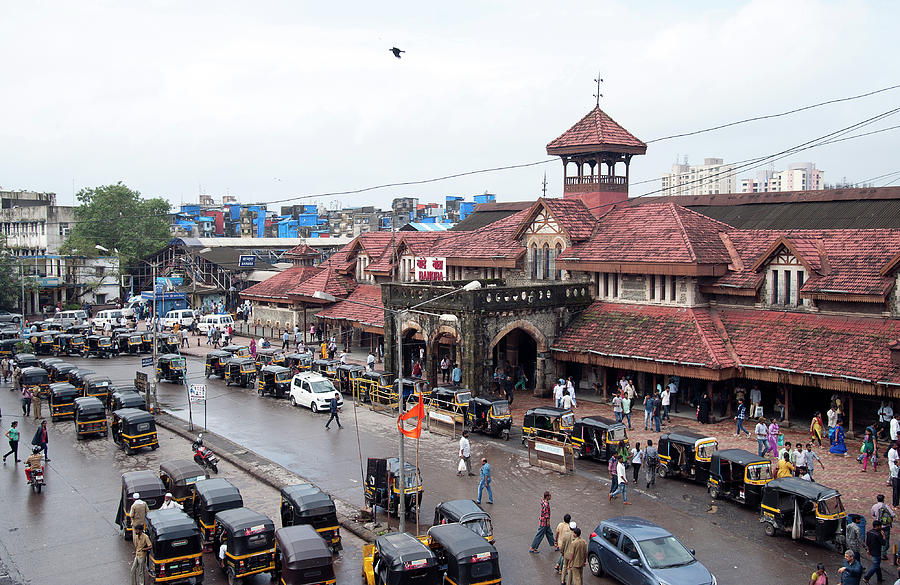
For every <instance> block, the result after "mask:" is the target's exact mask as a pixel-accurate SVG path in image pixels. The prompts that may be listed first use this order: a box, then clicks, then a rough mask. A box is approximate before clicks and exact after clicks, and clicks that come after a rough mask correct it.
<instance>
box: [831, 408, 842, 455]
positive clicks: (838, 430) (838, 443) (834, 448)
mask: <svg viewBox="0 0 900 585" xmlns="http://www.w3.org/2000/svg"><path fill="white" fill-rule="evenodd" d="M828 438H829V441H830V442H831V448H830V449H828V452H829V453H833V454H835V455H846V454H847V444H846V443H844V419H843V418H842V417H840V416H838V417H837V420H836V421H835V426H834V430H833V431H829V434H828Z"/></svg>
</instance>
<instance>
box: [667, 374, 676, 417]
mask: <svg viewBox="0 0 900 585" xmlns="http://www.w3.org/2000/svg"><path fill="white" fill-rule="evenodd" d="M668 388H669V401H670V402H671V403H672V410H674V411H675V412H678V385H677V384H676V383H675V381H674V380H673V381H671V382H669V386H668Z"/></svg>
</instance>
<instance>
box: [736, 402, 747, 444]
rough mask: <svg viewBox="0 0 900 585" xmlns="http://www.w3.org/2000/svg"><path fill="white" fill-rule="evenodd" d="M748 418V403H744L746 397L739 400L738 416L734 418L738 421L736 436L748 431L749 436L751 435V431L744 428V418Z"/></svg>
mask: <svg viewBox="0 0 900 585" xmlns="http://www.w3.org/2000/svg"><path fill="white" fill-rule="evenodd" d="M746 418H747V405H746V404H744V399H743V398H741V399H740V400H738V406H737V416H735V417H734V420H735V421H736V422H737V432H736V433H735V436H737V437H740V436H741V433H746V434H747V436H748V437H749V436H750V431H748V430H747V429H745V428H744V420H745V419H746Z"/></svg>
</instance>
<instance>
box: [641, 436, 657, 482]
mask: <svg viewBox="0 0 900 585" xmlns="http://www.w3.org/2000/svg"><path fill="white" fill-rule="evenodd" d="M644 467H645V468H646V471H645V472H644V477H645V478H646V479H647V489H650V486H651V485H656V470H657V468H658V467H659V451H657V450H656V447H654V446H653V439H648V440H647V448H646V449H645V450H644Z"/></svg>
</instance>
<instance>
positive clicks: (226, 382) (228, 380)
mask: <svg viewBox="0 0 900 585" xmlns="http://www.w3.org/2000/svg"><path fill="white" fill-rule="evenodd" d="M225 385H226V386H231V379H229V378H225Z"/></svg>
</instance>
